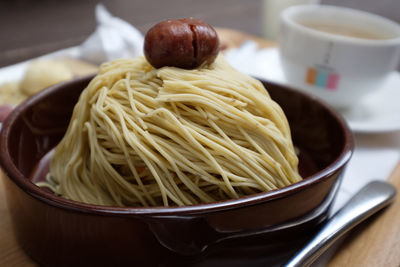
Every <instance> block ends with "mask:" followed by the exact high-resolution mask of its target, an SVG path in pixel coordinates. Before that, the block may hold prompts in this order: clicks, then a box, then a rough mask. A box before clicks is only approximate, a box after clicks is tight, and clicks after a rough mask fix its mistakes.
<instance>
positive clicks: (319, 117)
mask: <svg viewBox="0 0 400 267" xmlns="http://www.w3.org/2000/svg"><path fill="white" fill-rule="evenodd" d="M90 78H91V77H87V78H83V79H80V80H75V81H72V82H68V83H65V84H62V85H57V86H54V87H52V88H49V89H47V90H45V91H44V92H42V93H40V94H38V95H36V96H34V97H32V98H31V99H29V100H28V101H26V102H25V103H23V104H22V105H21V106H19V107H17V108H16V109H15V110H14V111H13V113H12V114H11V115H10V116H9V117H8V118H7V120H6V121H5V123H4V125H3V130H2V132H1V135H0V163H1V166H2V168H3V171H4V173H5V174H6V175H5V176H6V177H8V178H5V179H4V182H5V186H6V193H7V200H8V207H9V210H10V214H11V218H12V221H13V224H14V229H15V234H16V237H17V239H18V241H19V243H20V245H21V246H22V247H23V248H24V250H25V251H26V252H27V253H28V254H29V255H30V256H31V257H32V258H33V259H34V260H35V261H37V262H38V263H40V264H41V265H43V266H89V265H90V266H111V265H112V266H118V265H135V266H177V265H185V266H188V265H192V266H205V265H207V266H210V265H218V266H221V264H224V265H225V264H229V265H230V266H236V265H235V264H239V265H238V266H240V265H242V264H243V263H246V264H247V265H248V266H250V265H255V266H256V265H257V264H259V263H262V264H263V265H264V264H272V263H277V262H280V261H281V260H282V259H283V258H286V257H287V256H288V255H290V254H291V253H292V249H293V248H294V249H296V248H297V247H298V246H299V245H301V244H302V243H303V242H304V241H305V240H306V239H307V237H308V234H309V233H310V232H312V231H314V230H315V228H316V227H318V224H319V223H320V222H321V221H322V220H324V219H325V218H326V217H327V216H328V212H329V207H330V205H331V203H332V201H333V198H334V195H335V193H336V192H337V188H338V187H339V184H340V177H341V174H342V172H343V169H344V167H345V165H346V163H347V162H348V160H349V159H350V156H351V153H352V149H353V139H352V136H351V133H350V131H349V129H348V127H347V125H346V124H345V122H344V121H343V119H342V118H341V117H340V116H339V115H338V114H337V113H336V112H334V111H333V110H332V109H331V108H329V107H327V106H325V105H324V104H322V103H320V102H319V101H317V100H315V99H314V98H312V97H310V96H308V95H305V94H303V93H299V92H297V91H293V90H291V89H289V88H284V87H283V86H281V85H276V84H272V83H264V84H265V86H266V87H267V88H268V91H269V92H270V94H271V97H272V98H274V99H275V100H276V101H277V102H278V103H279V104H280V105H281V106H282V108H283V109H284V111H285V113H286V115H287V117H288V120H289V123H290V125H291V129H292V135H293V139H294V143H295V145H296V146H297V147H298V148H299V149H300V151H301V155H300V160H301V169H302V173H303V175H304V177H306V178H305V179H304V180H303V181H301V182H299V183H296V184H294V185H291V186H288V187H286V188H283V189H280V190H276V191H271V192H267V193H261V194H257V195H254V196H249V197H245V198H241V199H238V200H231V201H224V202H217V203H210V204H204V205H196V206H187V207H174V208H163V207H155V208H119V207H103V206H95V205H88V204H82V203H78V202H74V201H69V200H66V199H64V198H61V197H58V196H55V195H53V194H52V193H51V192H48V191H45V190H43V189H41V188H39V187H37V186H36V185H35V184H34V183H32V181H31V180H30V179H29V177H31V176H32V173H33V172H34V171H35V168H36V167H37V165H38V163H39V161H40V160H41V159H42V158H43V157H44V156H45V155H46V154H47V153H48V152H49V151H50V150H51V149H52V148H53V147H54V146H55V145H56V144H57V143H58V142H59V140H60V139H61V138H62V136H63V134H64V132H65V130H66V127H67V125H68V122H69V118H70V116H71V112H72V109H73V106H74V104H75V103H76V101H77V99H78V97H79V94H80V92H81V91H82V90H83V89H84V88H85V86H86V85H87V83H88V82H89V80H90Z"/></svg>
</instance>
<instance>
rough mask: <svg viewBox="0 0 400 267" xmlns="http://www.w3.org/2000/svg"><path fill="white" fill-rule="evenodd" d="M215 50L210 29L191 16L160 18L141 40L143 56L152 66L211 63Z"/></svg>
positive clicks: (216, 43)
mask: <svg viewBox="0 0 400 267" xmlns="http://www.w3.org/2000/svg"><path fill="white" fill-rule="evenodd" d="M218 52H219V40H218V35H217V33H216V31H215V30H214V28H213V27H211V26H210V25H209V24H207V23H205V22H203V21H201V20H198V19H194V18H187V19H179V20H166V21H162V22H160V23H158V24H156V25H155V26H153V27H152V28H151V29H150V30H149V31H148V32H147V34H146V36H145V40H144V55H145V57H146V59H147V61H148V62H149V63H150V64H151V65H152V66H153V67H155V68H161V67H164V66H173V67H179V68H184V69H194V68H197V67H199V66H200V65H202V64H211V63H212V62H213V61H214V60H215V58H216V57H217V55H218Z"/></svg>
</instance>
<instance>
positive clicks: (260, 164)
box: [39, 56, 301, 206]
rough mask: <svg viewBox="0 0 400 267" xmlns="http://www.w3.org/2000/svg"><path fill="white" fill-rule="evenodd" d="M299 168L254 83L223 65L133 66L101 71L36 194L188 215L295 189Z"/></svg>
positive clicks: (283, 128) (275, 109)
mask: <svg viewBox="0 0 400 267" xmlns="http://www.w3.org/2000/svg"><path fill="white" fill-rule="evenodd" d="M297 165H298V158H297V155H296V153H295V150H294V148H293V144H292V140H291V135H290V130H289V126H288V122H287V119H286V117H285V115H284V113H283V111H282V109H281V108H280V107H279V106H278V104H277V103H275V102H274V101H273V100H271V98H270V97H269V95H268V93H267V91H266V90H265V88H264V87H263V85H262V84H261V83H260V82H259V81H257V80H255V79H253V78H251V77H249V76H247V75H244V74H241V73H239V72H238V71H236V70H235V69H233V68H232V67H231V66H229V64H228V63H226V61H225V60H224V59H223V58H222V56H219V57H218V58H217V60H216V61H215V62H214V63H212V64H211V65H209V66H201V67H199V68H197V69H193V70H184V69H180V68H175V67H163V68H160V69H154V68H153V67H152V66H151V65H150V64H149V63H148V62H147V61H146V60H145V59H144V58H143V57H139V58H136V59H129V60H128V59H121V60H116V61H113V62H110V63H105V64H103V65H102V66H101V68H100V71H99V74H98V75H97V76H96V77H95V78H94V79H93V80H92V81H91V82H90V84H89V85H88V86H87V88H86V89H85V90H84V91H83V92H82V94H81V96H80V99H79V101H78V103H77V104H76V106H75V108H74V111H73V115H72V118H71V121H70V124H69V127H68V130H67V132H66V134H65V136H64V138H63V139H62V141H61V142H60V143H59V145H58V146H57V147H56V149H55V152H54V156H53V158H52V160H51V164H50V173H49V175H48V176H47V180H46V182H43V183H40V184H39V185H40V186H47V187H49V188H51V189H52V190H53V191H54V192H55V193H56V194H59V195H61V196H63V197H65V198H68V199H72V200H76V201H80V202H85V203H90V204H99V205H108V206H160V205H163V206H176V205H192V204H199V203H208V202H214V201H220V200H227V199H236V198H239V197H241V196H244V195H250V194H255V193H259V192H265V191H269V190H274V189H277V188H281V187H285V186H287V185H290V184H292V183H295V182H297V181H299V180H301V177H300V175H299V174H298V170H297Z"/></svg>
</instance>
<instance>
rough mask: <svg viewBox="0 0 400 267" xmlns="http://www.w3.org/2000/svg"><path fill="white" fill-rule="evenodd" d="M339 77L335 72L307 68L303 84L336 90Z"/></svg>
mask: <svg viewBox="0 0 400 267" xmlns="http://www.w3.org/2000/svg"><path fill="white" fill-rule="evenodd" d="M339 80H340V76H339V74H338V73H336V72H330V71H327V70H323V69H316V68H313V67H309V68H308V69H307V72H306V77H305V82H306V83H307V84H310V85H314V86H317V87H320V88H324V89H328V90H336V89H337V88H338V85H339Z"/></svg>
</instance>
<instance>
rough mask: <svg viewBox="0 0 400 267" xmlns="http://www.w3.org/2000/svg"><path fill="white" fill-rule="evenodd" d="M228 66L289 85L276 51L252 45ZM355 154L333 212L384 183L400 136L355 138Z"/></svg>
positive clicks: (232, 54) (399, 151) (235, 53)
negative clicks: (370, 185) (373, 183)
mask: <svg viewBox="0 0 400 267" xmlns="http://www.w3.org/2000/svg"><path fill="white" fill-rule="evenodd" d="M225 57H226V59H227V60H228V62H229V63H230V64H231V65H232V66H233V67H235V68H236V69H238V70H239V71H241V72H244V73H247V74H249V75H253V76H255V77H259V78H263V79H266V80H270V81H274V82H277V83H282V84H288V82H287V81H286V79H285V77H284V75H283V72H282V67H281V63H280V59H279V51H278V49H276V48H273V49H271V48H265V49H260V48H259V47H258V45H257V44H256V43H255V42H253V41H247V42H245V43H244V44H243V45H242V46H241V47H239V48H237V49H232V50H230V51H227V53H226V54H225ZM355 141H356V145H355V151H354V154H353V157H352V159H351V160H350V162H349V164H348V166H347V169H346V171H345V174H344V177H343V182H342V185H341V187H340V190H339V194H338V195H337V198H336V201H335V204H334V206H333V211H334V212H335V211H337V210H338V209H339V208H340V207H342V206H343V205H344V203H346V201H348V200H349V199H350V197H351V196H353V195H354V194H355V193H356V192H357V191H358V190H360V189H361V187H363V186H364V185H366V184H367V183H368V182H370V181H372V180H385V179H387V178H388V176H389V175H390V173H391V172H392V171H393V168H394V167H395V165H396V164H397V163H398V162H399V160H400V132H391V133H386V134H357V135H355Z"/></svg>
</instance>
